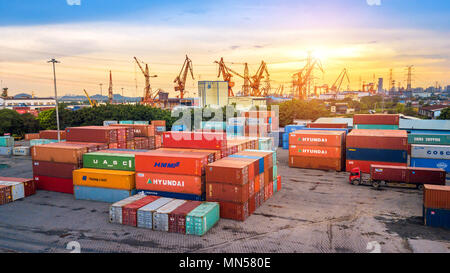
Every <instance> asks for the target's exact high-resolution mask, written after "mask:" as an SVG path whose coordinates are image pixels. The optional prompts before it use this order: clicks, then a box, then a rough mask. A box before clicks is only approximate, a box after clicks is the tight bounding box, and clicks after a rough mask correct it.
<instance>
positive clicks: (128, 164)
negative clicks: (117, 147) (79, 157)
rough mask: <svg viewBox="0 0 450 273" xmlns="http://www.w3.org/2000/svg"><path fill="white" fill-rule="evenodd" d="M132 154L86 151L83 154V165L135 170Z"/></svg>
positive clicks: (95, 167)
mask: <svg viewBox="0 0 450 273" xmlns="http://www.w3.org/2000/svg"><path fill="white" fill-rule="evenodd" d="M134 160H135V159H134V155H133V154H122V153H101V152H95V153H87V154H84V155H83V167H84V168H92V169H106V170H117V171H132V172H134V170H135V166H134V165H135V164H134Z"/></svg>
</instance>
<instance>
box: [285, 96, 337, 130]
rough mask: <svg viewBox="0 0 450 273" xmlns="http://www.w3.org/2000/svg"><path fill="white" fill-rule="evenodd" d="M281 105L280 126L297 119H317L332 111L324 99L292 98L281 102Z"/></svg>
mask: <svg viewBox="0 0 450 273" xmlns="http://www.w3.org/2000/svg"><path fill="white" fill-rule="evenodd" d="M279 107H280V127H284V126H286V125H289V124H292V123H293V122H294V120H295V119H306V120H315V119H317V118H320V117H327V116H329V115H330V112H329V111H328V110H327V108H326V106H325V104H323V102H322V101H318V100H311V101H303V100H292V101H286V102H283V103H281V104H279Z"/></svg>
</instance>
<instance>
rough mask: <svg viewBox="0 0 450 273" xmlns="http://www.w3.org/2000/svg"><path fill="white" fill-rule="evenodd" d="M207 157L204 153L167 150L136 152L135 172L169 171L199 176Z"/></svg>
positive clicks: (202, 171)
mask: <svg viewBox="0 0 450 273" xmlns="http://www.w3.org/2000/svg"><path fill="white" fill-rule="evenodd" d="M207 164H208V159H207V157H205V156H204V155H199V154H185V153H179V152H175V151H173V152H169V151H157V150H153V151H148V152H143V153H136V156H135V165H136V172H154V173H170V174H181V175H196V176H201V175H202V174H203V173H204V170H205V166H206V165H207Z"/></svg>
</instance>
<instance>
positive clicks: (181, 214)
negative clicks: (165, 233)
mask: <svg viewBox="0 0 450 273" xmlns="http://www.w3.org/2000/svg"><path fill="white" fill-rule="evenodd" d="M201 204H202V202H199V201H187V202H186V203H184V204H183V205H181V206H179V207H178V208H177V209H175V210H174V211H172V212H171V213H170V214H169V232H172V233H180V234H186V215H188V214H189V213H190V212H191V211H193V210H194V209H195V208H197V207H198V206H200V205H201Z"/></svg>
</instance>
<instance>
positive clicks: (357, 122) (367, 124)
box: [353, 114, 400, 130]
mask: <svg viewBox="0 0 450 273" xmlns="http://www.w3.org/2000/svg"><path fill="white" fill-rule="evenodd" d="M353 126H354V128H355V129H368V130H398V129H399V127H400V115H387V114H376V115H369V114H366V115H354V117H353Z"/></svg>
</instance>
